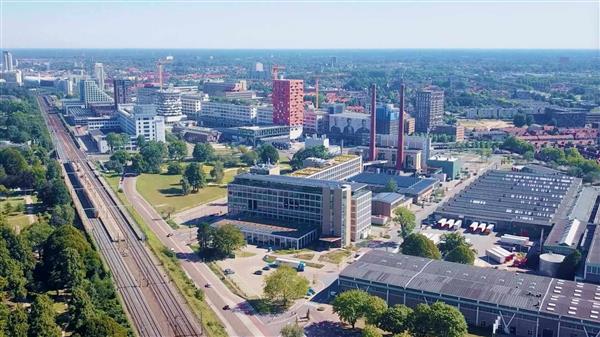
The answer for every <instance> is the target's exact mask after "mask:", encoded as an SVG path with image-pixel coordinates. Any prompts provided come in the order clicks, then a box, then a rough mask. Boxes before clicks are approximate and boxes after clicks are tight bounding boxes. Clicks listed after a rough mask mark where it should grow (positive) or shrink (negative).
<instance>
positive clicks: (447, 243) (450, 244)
mask: <svg viewBox="0 0 600 337" xmlns="http://www.w3.org/2000/svg"><path fill="white" fill-rule="evenodd" d="M440 241H441V242H440V243H439V244H438V248H439V249H440V252H442V254H444V255H445V254H448V253H449V252H450V251H451V250H453V249H454V248H456V247H459V246H467V247H470V246H471V245H470V244H469V243H467V239H465V237H464V236H463V235H462V234H461V233H460V232H452V233H448V234H444V235H442V237H441V240H440Z"/></svg>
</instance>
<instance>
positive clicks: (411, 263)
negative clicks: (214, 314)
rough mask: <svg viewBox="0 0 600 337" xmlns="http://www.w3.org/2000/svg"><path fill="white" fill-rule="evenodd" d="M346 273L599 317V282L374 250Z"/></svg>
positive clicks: (518, 305)
mask: <svg viewBox="0 0 600 337" xmlns="http://www.w3.org/2000/svg"><path fill="white" fill-rule="evenodd" d="M340 277H341V278H354V279H359V280H363V281H366V282H377V283H380V284H385V285H391V286H395V287H402V288H405V289H410V290H415V291H426V292H430V293H434V294H440V295H443V296H450V297H459V298H462V299H466V300H472V301H480V302H485V303H487V304H492V305H496V304H498V305H501V306H506V307H510V308H513V309H517V308H518V309H524V310H529V311H534V312H545V313H551V314H557V315H562V316H570V317H572V318H575V319H585V320H588V321H593V322H600V318H599V317H600V315H599V314H598V312H600V286H598V285H593V284H589V283H579V282H573V281H565V280H558V279H553V278H549V277H543V276H538V275H532V274H523V273H515V272H511V271H506V270H497V269H491V268H481V267H475V266H470V265H464V264H458V263H452V262H446V261H438V260H431V259H426V258H421V257H415V256H409V255H402V254H393V253H387V252H384V251H379V250H373V251H370V252H368V253H367V254H365V255H364V256H362V257H361V258H360V259H359V260H358V261H356V262H354V263H352V264H351V265H349V266H348V267H346V268H345V269H344V270H343V271H342V272H341V273H340Z"/></svg>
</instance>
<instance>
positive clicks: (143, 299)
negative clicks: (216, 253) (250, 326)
mask: <svg viewBox="0 0 600 337" xmlns="http://www.w3.org/2000/svg"><path fill="white" fill-rule="evenodd" d="M38 103H39V104H40V108H42V110H44V111H43V113H44V118H45V119H46V122H47V124H48V127H49V129H50V130H51V131H52V136H53V140H54V141H55V146H56V149H57V153H58V155H59V157H60V159H61V161H62V162H63V163H64V164H65V169H66V170H67V171H69V170H71V171H75V172H68V175H69V181H68V182H69V183H71V184H72V185H73V186H74V188H75V189H76V190H77V189H79V190H85V191H86V193H77V196H78V197H79V199H80V201H81V204H82V205H85V204H86V203H88V204H90V205H89V208H93V209H94V210H96V212H93V213H90V212H89V209H88V210H87V211H86V215H87V219H85V220H84V221H87V222H88V224H89V226H88V228H91V233H89V234H90V235H91V236H92V237H93V239H94V241H95V242H96V245H97V246H98V248H99V251H100V252H101V254H102V256H103V257H104V259H105V261H106V263H107V265H108V267H109V268H110V270H111V272H112V274H113V278H114V281H115V284H116V287H117V290H118V291H119V293H120V295H121V297H122V298H123V302H124V303H125V306H126V308H127V312H128V313H129V317H130V318H131V321H132V322H133V324H134V326H135V329H136V331H137V333H138V335H139V336H143V337H170V336H173V337H194V336H202V330H201V327H200V325H199V324H198V322H197V321H196V319H195V317H194V316H193V314H192V313H191V312H190V310H189V308H188V306H187V303H186V302H185V301H184V299H183V298H182V296H181V295H180V294H179V293H178V292H177V290H176V289H175V287H174V285H173V284H172V282H170V280H169V278H168V276H167V275H166V274H165V272H164V271H163V270H162V268H161V267H160V266H159V263H158V262H157V261H156V259H155V258H154V257H153V256H152V255H151V253H150V252H149V251H148V249H147V248H146V246H145V245H144V242H143V240H144V237H143V234H142V233H141V232H140V231H139V229H138V228H137V226H136V225H135V224H134V223H133V222H132V221H131V219H129V216H128V215H127V213H126V210H123V209H121V207H120V206H119V202H118V200H116V198H115V197H114V195H111V193H109V191H107V189H106V188H105V186H104V185H103V183H102V181H101V180H100V179H101V178H100V177H99V176H98V175H97V172H96V171H95V170H94V169H93V167H92V166H91V165H89V161H88V160H87V158H86V156H85V154H84V153H83V152H82V151H81V150H80V149H79V148H78V147H77V146H76V143H75V141H74V139H73V138H71V135H70V134H69V133H68V130H67V129H66V127H65V126H64V125H63V124H62V121H61V120H60V118H59V117H58V116H57V115H56V114H49V113H48V105H47V101H46V100H41V99H40V98H38ZM67 163H72V164H70V166H69V165H68V164H67ZM69 167H70V168H69ZM73 174H75V175H76V176H77V177H78V179H77V180H76V181H73ZM80 192H81V191H80ZM86 197H87V198H88V199H89V200H87V201H86V200H81V199H86ZM83 207H86V208H88V206H83Z"/></svg>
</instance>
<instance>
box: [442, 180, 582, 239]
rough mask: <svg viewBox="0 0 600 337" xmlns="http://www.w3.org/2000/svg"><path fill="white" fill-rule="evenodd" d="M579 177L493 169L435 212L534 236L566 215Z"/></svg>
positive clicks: (578, 182)
mask: <svg viewBox="0 0 600 337" xmlns="http://www.w3.org/2000/svg"><path fill="white" fill-rule="evenodd" d="M580 187H581V179H579V178H573V177H567V176H556V175H543V174H535V173H525V172H514V171H498V170H492V171H488V172H486V173H484V174H483V175H481V176H479V177H478V178H477V180H475V181H474V182H472V183H471V184H470V185H469V186H467V187H465V188H464V189H463V190H461V191H460V192H459V193H458V194H456V195H455V196H454V197H452V198H451V199H450V200H448V201H447V202H446V203H445V204H443V205H441V206H440V207H439V208H438V209H437V210H436V211H435V213H434V218H435V220H436V221H437V220H438V219H441V218H447V219H448V218H452V219H461V220H462V222H463V224H464V225H465V226H468V225H470V224H471V223H472V222H475V221H476V222H479V223H482V222H483V223H487V224H492V225H494V226H495V229H496V230H498V231H505V232H511V233H515V234H527V236H532V237H536V236H537V234H539V233H540V231H541V230H542V229H545V231H546V233H548V231H549V230H550V229H551V227H552V225H553V224H554V223H556V222H557V221H559V220H561V219H565V218H567V215H568V212H569V211H570V210H571V208H572V205H573V202H574V201H575V200H576V199H575V198H576V196H577V194H578V192H579V190H580Z"/></svg>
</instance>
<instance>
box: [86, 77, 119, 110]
mask: <svg viewBox="0 0 600 337" xmlns="http://www.w3.org/2000/svg"><path fill="white" fill-rule="evenodd" d="M79 98H80V99H81V100H82V101H83V102H84V103H85V105H86V106H89V105H90V104H98V103H112V102H113V99H112V98H111V97H110V96H109V95H108V94H107V93H105V92H104V91H103V90H101V89H100V87H98V85H97V84H96V81H94V80H90V79H87V80H81V81H79Z"/></svg>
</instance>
